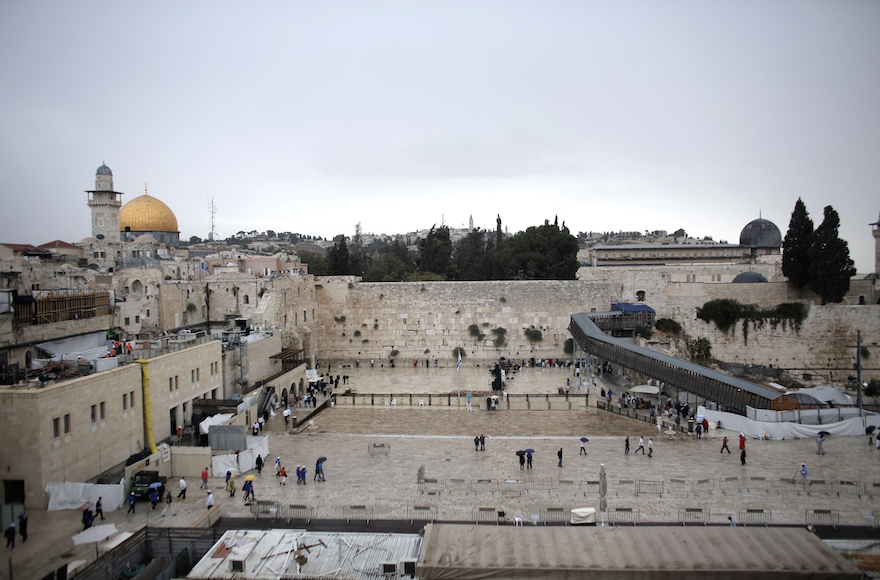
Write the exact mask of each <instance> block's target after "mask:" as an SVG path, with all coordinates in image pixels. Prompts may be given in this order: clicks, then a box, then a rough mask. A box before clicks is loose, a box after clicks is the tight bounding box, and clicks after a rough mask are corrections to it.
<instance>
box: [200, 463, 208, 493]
mask: <svg viewBox="0 0 880 580" xmlns="http://www.w3.org/2000/svg"><path fill="white" fill-rule="evenodd" d="M199 489H208V468H207V467H206V468H204V469H203V470H202V486H201V487H200V488H199Z"/></svg>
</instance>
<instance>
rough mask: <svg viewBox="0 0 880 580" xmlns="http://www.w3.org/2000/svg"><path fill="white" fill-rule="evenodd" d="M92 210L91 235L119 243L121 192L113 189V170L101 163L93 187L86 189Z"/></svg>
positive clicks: (108, 241)
mask: <svg viewBox="0 0 880 580" xmlns="http://www.w3.org/2000/svg"><path fill="white" fill-rule="evenodd" d="M86 193H88V194H89V202H88V203H89V208H91V210H92V237H93V238H95V239H98V240H104V241H105V242H107V243H119V209H120V208H121V207H122V193H120V192H118V191H113V172H112V171H110V168H109V167H107V166H106V165H104V164H102V165H101V167H99V168H98V171H97V173H96V174H95V189H93V190H87V191H86Z"/></svg>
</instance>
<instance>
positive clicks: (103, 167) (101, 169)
mask: <svg viewBox="0 0 880 580" xmlns="http://www.w3.org/2000/svg"><path fill="white" fill-rule="evenodd" d="M95 175H109V176H111V177H113V172H112V171H110V168H109V167H107V166H106V165H104V164H103V163H102V164H101V167H99V168H98V171H97V173H95Z"/></svg>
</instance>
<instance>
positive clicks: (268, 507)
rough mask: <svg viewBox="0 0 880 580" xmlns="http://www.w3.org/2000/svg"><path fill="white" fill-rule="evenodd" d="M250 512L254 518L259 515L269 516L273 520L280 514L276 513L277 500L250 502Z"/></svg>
mask: <svg viewBox="0 0 880 580" xmlns="http://www.w3.org/2000/svg"><path fill="white" fill-rule="evenodd" d="M251 513H252V514H254V519H257V518H260V517H270V518H272V519H273V520H274V519H275V518H277V517H279V516H280V515H281V514H279V513H278V502H277V501H265V500H263V501H255V502H253V503H251Z"/></svg>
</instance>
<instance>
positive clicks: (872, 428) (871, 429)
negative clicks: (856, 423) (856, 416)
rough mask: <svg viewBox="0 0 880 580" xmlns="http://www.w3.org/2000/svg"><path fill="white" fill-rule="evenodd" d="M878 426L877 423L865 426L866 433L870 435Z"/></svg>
mask: <svg viewBox="0 0 880 580" xmlns="http://www.w3.org/2000/svg"><path fill="white" fill-rule="evenodd" d="M876 428H877V426H876V425H868V426H867V427H865V435H870V434H871V433H873V432H874V429H876Z"/></svg>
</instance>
